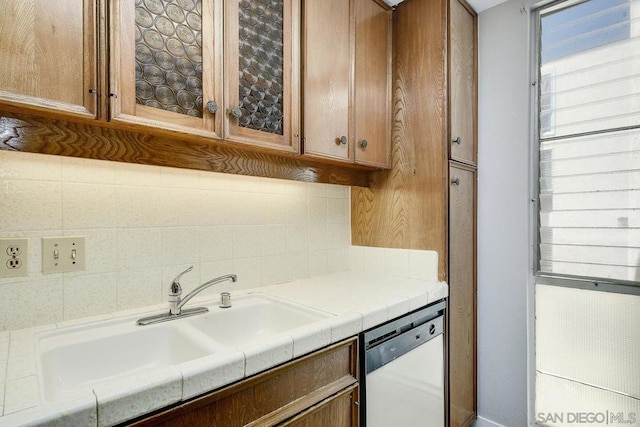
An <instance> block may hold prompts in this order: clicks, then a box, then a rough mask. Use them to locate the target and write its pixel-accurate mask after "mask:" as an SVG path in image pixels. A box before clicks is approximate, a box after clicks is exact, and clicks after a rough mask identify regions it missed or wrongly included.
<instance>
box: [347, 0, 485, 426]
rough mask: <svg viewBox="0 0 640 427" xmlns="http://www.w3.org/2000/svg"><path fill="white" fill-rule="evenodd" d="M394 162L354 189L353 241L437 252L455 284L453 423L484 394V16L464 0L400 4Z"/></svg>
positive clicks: (468, 414) (450, 336) (444, 274)
mask: <svg viewBox="0 0 640 427" xmlns="http://www.w3.org/2000/svg"><path fill="white" fill-rule="evenodd" d="M393 16H394V17H393V106H394V109H393V127H392V134H391V138H392V153H393V157H392V168H391V170H389V171H380V172H375V173H372V175H371V185H370V187H369V188H359V187H353V188H352V193H351V195H352V197H351V211H352V216H351V221H352V223H351V227H352V242H353V244H354V245H363V246H378V247H393V248H405V249H429V250H436V251H438V254H439V266H438V273H439V274H438V275H439V278H440V280H446V281H447V282H448V284H449V305H448V319H447V330H446V332H447V334H446V336H447V355H448V356H447V368H448V369H447V375H448V385H449V386H448V389H447V405H448V411H447V423H448V425H450V426H452V427H458V426H469V425H471V423H472V422H473V421H474V420H475V419H476V416H477V398H476V319H477V317H476V188H477V186H476V176H477V54H476V52H477V40H476V34H477V30H476V21H477V16H476V14H475V12H474V11H473V9H471V7H469V5H468V4H467V3H466V2H465V1H464V0H405V1H404V2H402V3H400V4H399V5H398V6H397V8H396V9H395V10H394V12H393Z"/></svg>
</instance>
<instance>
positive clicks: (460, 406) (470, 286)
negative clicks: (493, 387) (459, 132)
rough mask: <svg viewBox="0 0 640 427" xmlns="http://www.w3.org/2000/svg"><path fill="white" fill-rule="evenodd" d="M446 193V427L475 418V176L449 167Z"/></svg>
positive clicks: (465, 169) (468, 169) (462, 168)
mask: <svg viewBox="0 0 640 427" xmlns="http://www.w3.org/2000/svg"><path fill="white" fill-rule="evenodd" d="M450 177H451V180H456V179H457V182H458V184H457V185H455V184H452V185H451V191H450V193H449V226H450V231H449V245H450V247H449V250H450V251H451V256H450V259H449V307H448V308H449V309H448V314H449V327H448V328H447V329H448V331H449V366H450V372H449V396H450V417H451V418H450V424H451V426H452V427H454V426H456V427H457V426H466V425H469V424H470V423H471V421H473V420H474V419H475V415H476V344H475V343H476V262H475V260H476V251H475V247H476V240H475V239H476V216H475V212H476V173H475V170H474V169H473V168H472V167H468V166H464V165H461V164H458V165H455V164H452V165H451V167H450Z"/></svg>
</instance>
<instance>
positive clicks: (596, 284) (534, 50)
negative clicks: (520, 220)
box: [530, 0, 640, 295]
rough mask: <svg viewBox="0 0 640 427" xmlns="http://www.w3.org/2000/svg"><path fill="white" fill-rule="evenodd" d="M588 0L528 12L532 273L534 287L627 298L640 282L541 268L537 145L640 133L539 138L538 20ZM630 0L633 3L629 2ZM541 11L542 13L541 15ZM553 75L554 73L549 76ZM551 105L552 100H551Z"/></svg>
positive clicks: (561, 1)
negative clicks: (530, 86) (530, 79)
mask: <svg viewBox="0 0 640 427" xmlns="http://www.w3.org/2000/svg"><path fill="white" fill-rule="evenodd" d="M587 1H590V0H546V1H542V2H540V3H537V4H535V5H534V6H533V7H532V9H531V19H532V22H531V24H532V25H531V28H532V31H531V33H532V42H531V67H532V69H531V75H532V76H533V79H534V80H533V82H532V86H533V88H534V90H532V91H531V93H532V98H533V99H532V102H531V104H530V105H531V106H532V109H531V112H532V116H533V117H532V120H531V123H532V132H531V135H532V139H533V141H532V144H531V167H530V170H531V202H532V212H531V221H530V223H531V225H532V232H531V235H532V242H533V245H532V248H531V249H532V261H533V265H532V271H533V284H534V286H535V285H536V284H540V285H553V286H562V287H569V288H576V289H586V290H592V291H600V292H614V293H622V294H629V295H640V281H629V280H622V279H607V278H601V277H589V276H577V275H570V274H559V273H549V272H545V271H542V270H541V269H540V258H541V253H540V244H541V233H540V211H541V206H540V175H541V174H540V145H541V144H540V143H541V139H543V138H544V139H545V141H549V140H557V139H565V138H573V137H577V136H588V135H593V134H604V133H613V132H619V131H625V130H634V129H637V130H640V125H639V126H627V127H621V128H609V129H607V130H597V131H593V132H585V133H579V134H571V135H563V136H555V135H554V136H546V137H545V136H543V135H541V128H540V126H541V121H540V118H541V107H542V105H541V90H542V88H541V86H542V85H541V83H542V73H541V71H542V70H541V51H542V37H541V35H542V34H541V33H542V28H541V18H542V16H544V15H545V14H549V13H554V12H557V11H560V10H563V9H566V8H568V7H572V6H576V5H579V4H582V3H585V2H587ZM630 1H632V0H630ZM542 12H544V13H542ZM552 74H553V76H555V73H552ZM552 102H553V101H552ZM554 122H555V120H554Z"/></svg>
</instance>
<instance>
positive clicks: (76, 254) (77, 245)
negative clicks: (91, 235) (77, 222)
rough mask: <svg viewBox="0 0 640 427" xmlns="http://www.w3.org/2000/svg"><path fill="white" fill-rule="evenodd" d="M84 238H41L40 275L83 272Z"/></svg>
mask: <svg viewBox="0 0 640 427" xmlns="http://www.w3.org/2000/svg"><path fill="white" fill-rule="evenodd" d="M85 241H86V238H85V236H71V237H43V238H42V273H44V274H51V273H69V272H73V271H84V270H85V262H86V261H85V259H86V258H85Z"/></svg>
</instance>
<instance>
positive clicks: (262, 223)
mask: <svg viewBox="0 0 640 427" xmlns="http://www.w3.org/2000/svg"><path fill="white" fill-rule="evenodd" d="M349 224H350V221H349V187H345V186H337V185H325V184H308V183H300V182H293V181H284V180H275V179H265V178H253V177H244V176H237V175H227V174H218V173H212V172H200V171H192V170H181V169H172V168H164V167H156V166H143V165H134V164H124V163H115V162H105V161H97V160H84V159H76V158H70V157H59V156H46V155H41V154H29V153H16V152H9V151H3V150H0V237H28V238H29V239H30V240H29V252H30V267H29V275H28V277H23V278H4V279H0V294H2V295H3V298H2V299H1V300H0V331H3V330H11V329H19V328H25V327H30V326H37V325H42V324H47V323H53V322H60V321H65V320H70V319H74V318H79V317H86V316H94V315H101V314H108V313H111V312H114V311H120V310H125V309H130V308H135V307H142V306H147V305H152V304H158V303H162V302H165V301H166V298H167V297H166V295H167V287H168V284H169V283H170V282H171V279H172V278H173V277H174V276H175V275H176V274H177V273H179V272H181V271H182V270H184V269H185V268H186V267H188V266H190V265H194V266H195V268H194V271H193V272H191V273H189V274H188V275H186V276H185V277H184V278H183V281H182V284H183V286H184V289H185V292H186V291H189V290H190V289H193V288H194V287H195V286H197V285H198V284H199V283H201V282H203V281H205V280H207V279H210V278H212V277H215V276H218V275H222V274H227V273H237V274H238V279H239V280H238V283H235V284H233V285H232V286H233V288H253V287H257V286H262V285H269V284H275V283H281V282H285V281H289V280H292V279H297V278H304V277H308V276H314V275H318V274H326V273H328V272H334V271H342V270H346V269H347V268H348V267H349V265H348V264H349V262H348V255H349V245H350V225H349ZM61 235H85V236H87V269H86V271H84V272H82V273H64V274H49V275H43V274H42V273H41V270H42V267H41V265H42V253H41V238H42V237H43V236H61ZM220 286H221V287H222V286H229V285H227V284H225V285H220ZM221 287H214V288H212V290H211V291H210V292H211V293H212V294H215V293H216V292H220V290H221Z"/></svg>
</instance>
